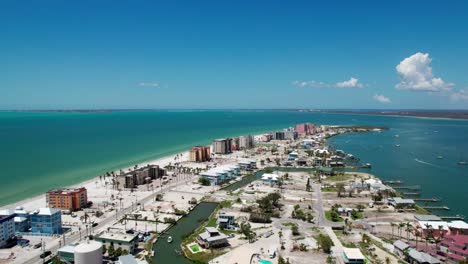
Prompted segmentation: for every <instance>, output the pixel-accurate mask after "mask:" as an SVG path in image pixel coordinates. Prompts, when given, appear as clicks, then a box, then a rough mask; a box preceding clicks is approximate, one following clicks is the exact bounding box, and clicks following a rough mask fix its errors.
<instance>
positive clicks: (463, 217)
mask: <svg viewBox="0 0 468 264" xmlns="http://www.w3.org/2000/svg"><path fill="white" fill-rule="evenodd" d="M440 218H442V219H443V220H462V221H463V220H465V216H463V215H456V216H440Z"/></svg>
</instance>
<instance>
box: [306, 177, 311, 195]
mask: <svg viewBox="0 0 468 264" xmlns="http://www.w3.org/2000/svg"><path fill="white" fill-rule="evenodd" d="M310 190H311V186H310V178H307V183H306V191H308V192H310Z"/></svg>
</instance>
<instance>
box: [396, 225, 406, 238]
mask: <svg viewBox="0 0 468 264" xmlns="http://www.w3.org/2000/svg"><path fill="white" fill-rule="evenodd" d="M405 226H406V224H405V223H400V224H398V236H399V237H400V238H401V231H402V229H403V228H404V227H405Z"/></svg>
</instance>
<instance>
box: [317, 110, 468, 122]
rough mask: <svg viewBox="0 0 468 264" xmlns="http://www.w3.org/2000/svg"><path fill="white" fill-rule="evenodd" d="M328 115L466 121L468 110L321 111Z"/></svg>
mask: <svg viewBox="0 0 468 264" xmlns="http://www.w3.org/2000/svg"><path fill="white" fill-rule="evenodd" d="M323 113H330V114H353V115H377V116H395V117H413V118H427V119H448V120H468V110H460V111H456V110H454V111H449V110H441V111H430V110H427V111H425V110H424V111H423V110H414V111H352V110H350V111H323Z"/></svg>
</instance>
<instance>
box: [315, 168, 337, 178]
mask: <svg viewBox="0 0 468 264" xmlns="http://www.w3.org/2000/svg"><path fill="white" fill-rule="evenodd" d="M318 171H319V173H320V174H322V175H328V176H332V175H335V170H334V169H333V168H330V167H323V166H320V168H319V169H318Z"/></svg>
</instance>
